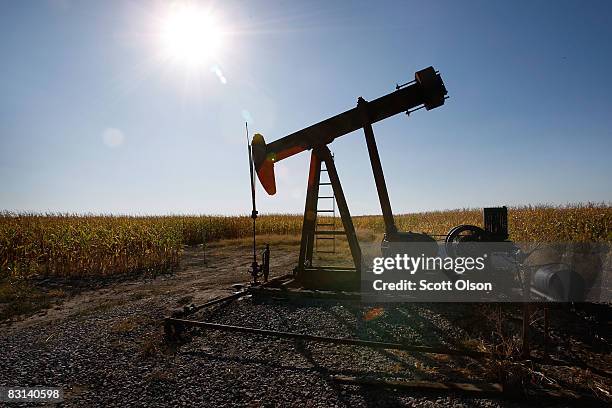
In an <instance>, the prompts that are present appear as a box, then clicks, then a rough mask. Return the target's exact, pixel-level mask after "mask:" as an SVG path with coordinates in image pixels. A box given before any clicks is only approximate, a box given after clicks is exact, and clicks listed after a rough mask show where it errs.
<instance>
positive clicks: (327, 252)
mask: <svg viewBox="0 0 612 408" xmlns="http://www.w3.org/2000/svg"><path fill="white" fill-rule="evenodd" d="M335 253H336V251H317V254H335Z"/></svg>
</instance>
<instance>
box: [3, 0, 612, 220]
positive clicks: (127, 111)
mask: <svg viewBox="0 0 612 408" xmlns="http://www.w3.org/2000/svg"><path fill="white" fill-rule="evenodd" d="M202 5H203V6H202V7H207V10H212V13H213V15H214V16H215V18H216V20H217V21H218V23H219V26H221V27H223V29H224V31H225V32H226V35H225V37H224V41H223V46H222V47H220V49H219V50H218V54H217V55H216V56H215V57H213V58H211V59H210V61H208V62H207V63H206V64H203V65H202V66H201V67H200V68H199V69H193V68H191V69H188V68H187V67H185V66H184V65H183V66H181V64H180V63H177V62H176V61H168V60H164V59H162V58H160V57H159V54H160V44H159V38H158V35H157V34H158V33H157V31H158V28H159V21H160V20H163V18H164V12H165V10H166V9H167V2H154V1H125V2H115V1H104V2H101V1H71V0H54V1H47V2H44V1H39V2H34V1H32V2H17V1H13V2H9V1H6V2H2V3H1V4H0V34H1V35H0V55H1V62H0V176H1V178H2V187H1V190H0V209H6V210H20V211H62V212H79V213H82V212H94V213H130V214H166V213H209V214H211V213H212V214H243V213H248V212H249V211H250V193H249V185H248V165H247V161H246V160H247V156H246V145H245V134H244V117H245V115H246V116H247V117H249V119H250V123H249V126H250V129H251V133H253V132H255V131H257V132H261V133H262V134H264V136H265V137H266V140H268V141H271V140H275V139H277V138H280V137H282V136H285V135H286V134H288V133H292V132H294V131H296V130H299V129H301V128H303V127H305V126H308V125H311V124H313V123H315V122H318V121H320V120H322V119H325V118H327V117H329V116H332V115H335V114H337V113H339V112H342V111H344V110H346V109H349V108H352V107H353V106H355V104H356V100H357V97H358V96H363V97H365V98H366V99H375V98H377V97H379V96H382V95H383V94H385V93H388V92H390V91H392V90H393V89H394V86H395V84H396V83H397V82H400V83H401V82H405V81H408V80H411V79H412V78H413V75H414V72H415V71H417V70H419V69H422V68H424V67H427V66H429V65H433V66H434V67H435V68H436V69H438V70H440V72H441V74H442V77H443V79H444V81H445V83H446V86H447V89H448V91H449V95H450V99H449V100H447V103H446V104H445V105H444V106H442V107H440V108H438V109H435V110H432V111H430V112H426V111H424V110H422V111H419V112H416V113H415V114H413V115H411V117H410V118H408V117H406V116H405V115H397V116H396V117H393V118H390V119H388V120H386V121H383V122H380V123H378V124H376V125H375V127H374V131H375V133H376V136H377V141H378V146H379V149H380V155H381V158H382V161H383V167H384V170H385V176H386V179H387V183H388V188H389V192H390V196H391V204H392V206H393V209H394V212H395V213H404V212H412V211H425V210H430V209H447V208H463V207H481V206H490V205H504V204H506V205H521V204H536V203H551V204H565V203H570V202H584V201H597V202H601V201H608V202H609V201H612V181H611V179H610V174H612V160H610V152H611V151H612V115H611V114H610V112H612V109H611V108H612V92H611V91H612V52H611V51H612V50H611V46H610V38H612V21H611V20H612V17H611V16H612V5H611V4H610V3H609V2H596V1H590V2H578V1H573V2H562V1H554V2H553V1H548V2H544V1H534V2H527V1H515V2H488V1H481V2H480V1H479V2H454V1H449V2H423V1H419V2H409V1H399V2H358V1H350V2H329V1H320V2H318V1H317V2H315V1H309V2H290V1H217V2H212V3H210V2H202ZM215 67H216V68H218V69H217V70H215ZM218 74H221V75H222V76H223V78H225V81H224V82H222V81H221V80H220V76H219V75H218ZM246 112H248V114H247V113H246ZM330 147H331V149H332V151H333V152H334V154H335V157H336V164H337V167H338V171H339V173H340V177H341V179H342V182H343V186H344V188H345V194H346V196H347V198H348V201H349V207H350V209H351V211H352V212H353V213H354V214H373V213H380V209H379V206H378V200H377V197H376V190H375V187H374V181H373V178H372V174H371V169H370V167H369V162H368V156H367V150H366V146H365V141H364V138H363V133H362V132H361V131H360V132H355V133H352V134H350V135H347V136H344V137H342V138H340V139H338V140H336V141H335V142H334V143H333V144H332V145H331V146H330ZM308 157H309V156H308V154H306V153H302V154H301V155H299V156H295V157H292V158H290V159H287V160H286V161H283V162H281V163H279V164H277V166H276V172H277V187H278V193H277V195H275V196H273V197H269V196H267V195H266V194H265V192H263V190H262V189H261V188H258V204H259V207H260V211H263V212H301V211H302V210H303V207H304V196H305V187H306V175H307V168H308Z"/></svg>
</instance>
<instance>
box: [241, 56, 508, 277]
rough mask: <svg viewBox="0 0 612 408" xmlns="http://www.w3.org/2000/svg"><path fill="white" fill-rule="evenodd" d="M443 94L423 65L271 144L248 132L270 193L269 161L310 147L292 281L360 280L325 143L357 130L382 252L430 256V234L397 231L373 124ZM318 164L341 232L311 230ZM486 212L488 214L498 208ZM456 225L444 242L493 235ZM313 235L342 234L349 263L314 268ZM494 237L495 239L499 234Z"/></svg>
mask: <svg viewBox="0 0 612 408" xmlns="http://www.w3.org/2000/svg"><path fill="white" fill-rule="evenodd" d="M446 98H447V90H446V87H445V85H444V82H443V80H442V77H441V76H440V74H439V73H438V72H437V71H436V70H435V69H434V68H433V67H428V68H425V69H423V70H420V71H418V72H416V73H415V75H414V80H412V81H410V82H408V83H405V84H402V85H396V89H395V91H394V92H391V93H389V94H387V95H384V96H382V97H380V98H378V99H374V100H372V101H366V100H365V99H364V98H362V97H359V98H358V100H357V106H356V107H354V108H353V109H350V110H347V111H345V112H343V113H340V114H338V115H336V116H332V117H330V118H328V119H325V120H323V121H321V122H319V123H316V124H314V125H312V126H309V127H307V128H304V129H302V130H299V131H297V132H295V133H292V134H289V135H287V136H285V137H282V138H280V139H278V140H275V141H273V142H271V143H266V141H265V140H264V137H263V136H262V135H261V134H258V133H257V134H255V135H254V136H253V139H252V142H251V147H252V160H253V165H254V167H255V171H256V173H257V177H258V178H259V181H260V183H261V185H262V186H263V188H264V190H265V191H266V192H267V193H268V194H269V195H274V194H275V193H276V182H275V177H274V165H275V164H276V163H278V162H279V161H281V160H284V159H287V158H289V157H291V156H293V155H296V154H298V153H301V152H304V151H307V150H311V154H310V170H309V175H308V187H307V194H306V204H305V209H304V218H303V226H302V238H301V245H300V254H299V260H298V264H297V266H296V268H295V270H294V276H295V279H296V280H298V281H299V282H301V283H302V285H303V286H305V287H324V288H327V287H337V286H340V287H342V286H352V287H355V286H356V285H358V283H359V279H360V273H359V272H360V271H361V248H360V246H359V242H358V240H357V235H356V233H355V227H354V225H353V222H352V219H351V215H350V212H349V208H348V205H347V201H346V197H345V195H344V191H343V189H342V185H341V183H340V178H339V176H338V172H337V169H336V166H335V164H334V159H333V156H332V154H331V152H330V149H329V147H328V145H329V144H330V143H332V142H333V141H334V140H335V139H337V138H339V137H340V136H344V135H346V134H349V133H351V132H353V131H356V130H358V129H360V128H361V129H363V132H364V135H365V140H366V145H367V149H368V154H369V158H370V164H371V166H372V172H373V174H374V181H375V184H376V190H377V193H378V199H379V201H380V207H381V210H382V215H383V219H384V224H385V235H384V239H383V242H382V250H383V253H384V251H385V250H386V249H389V248H390V247H395V248H396V247H397V246H398V245H401V243H410V245H411V246H412V247H413V248H414V247H415V246H416V247H417V248H418V250H419V252H420V253H423V254H426V255H435V254H436V253H437V252H438V248H439V245H438V243H437V242H436V240H435V239H434V238H433V237H432V236H431V235H428V234H426V233H417V232H412V231H398V228H397V226H396V224H395V220H394V217H393V212H392V210H391V203H390V200H389V193H388V191H387V186H386V183H385V177H384V174H383V169H382V164H381V161H380V156H379V154H378V148H377V146H376V139H375V137H374V130H373V129H372V124H374V123H376V122H379V121H382V120H384V119H387V118H389V117H391V116H394V115H397V114H399V113H404V112H406V113H407V114H410V113H411V112H413V111H416V110H419V109H422V108H425V109H426V110H427V111H429V110H432V109H435V108H438V107H440V106H442V105H443V104H444V101H445V100H446ZM321 163H325V167H326V171H327V172H328V176H329V180H330V183H331V186H332V188H333V193H334V196H335V199H336V202H337V205H338V211H339V213H340V216H341V219H342V224H343V227H344V229H343V230H342V231H340V230H325V231H317V228H316V227H317V201H318V200H317V197H318V194H319V183H320V176H321ZM504 209H505V208H504ZM488 210H489V212H490V211H493V210H498V209H488ZM485 211H486V210H485ZM496 214H497V213H496ZM500 215H501V216H502V217H503V214H500ZM485 218H486V217H485ZM489 218H491V216H489ZM502 221H503V220H502ZM460 227H464V228H460V229H459V230H456V231H455V235H456V236H452V237H450V236H449V237H447V241H448V240H449V239H450V240H451V241H452V240H453V239H459V238H458V237H459V233H461V234H463V235H462V238H460V239H466V238H465V233H467V235H468V236H469V237H471V238H468V239H476V240H487V239H488V238H492V237H491V236H490V234H487V231H485V230H482V229H481V228H480V227H475V226H460ZM494 229H495V230H498V229H499V228H498V227H497V226H495V227H494ZM502 229H503V227H502ZM316 234H326V235H341V234H345V235H346V238H347V241H348V244H349V248H350V252H351V257H352V261H353V264H354V267H352V268H338V267H321V266H313V262H312V258H313V247H314V243H315V239H316ZM502 235H503V231H502ZM506 235H507V234H506ZM493 238H499V236H496V237H493ZM503 239H505V238H503Z"/></svg>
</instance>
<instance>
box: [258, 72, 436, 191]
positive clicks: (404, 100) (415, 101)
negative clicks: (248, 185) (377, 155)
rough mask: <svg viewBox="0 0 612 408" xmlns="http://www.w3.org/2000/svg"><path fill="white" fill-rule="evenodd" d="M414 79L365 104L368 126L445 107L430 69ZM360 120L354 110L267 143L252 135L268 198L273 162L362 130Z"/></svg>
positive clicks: (274, 187)
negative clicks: (412, 111) (422, 108)
mask: <svg viewBox="0 0 612 408" xmlns="http://www.w3.org/2000/svg"><path fill="white" fill-rule="evenodd" d="M414 76H415V81H414V83H413V84H412V85H409V86H407V87H405V88H401V89H398V90H396V91H395V92H391V93H389V94H387V95H384V96H381V97H380V98H378V99H374V100H373V101H370V102H368V103H367V112H368V115H367V117H368V119H369V121H370V124H372V123H375V122H378V121H381V120H383V119H387V118H389V117H391V116H394V115H397V114H398V113H402V112H406V111H408V110H410V109H413V108H416V107H418V106H420V105H424V106H425V108H426V109H427V110H430V109H434V108H437V107H438V106H441V105H443V104H444V97H445V95H446V88H445V87H444V82H443V81H442V78H441V77H440V75H439V74H437V73H436V71H435V70H434V68H433V67H428V68H425V69H423V70H421V71H418V72H416V73H415V75H414ZM362 118H363V115H362V113H360V112H359V110H358V109H357V108H353V109H350V110H348V111H346V112H343V113H341V114H339V115H336V116H333V117H331V118H329V119H325V120H324V121H321V122H319V123H316V124H314V125H312V126H309V127H307V128H304V129H302V130H299V131H297V132H295V133H292V134H290V135H288V136H285V137H283V138H281V139H278V140H275V141H274V142H272V143H270V144H266V142H265V140H264V138H263V136H262V135H260V134H255V135H254V136H253V142H252V146H253V161H254V163H255V170H256V171H257V177H258V178H259V181H260V182H261V184H262V186H263V187H264V189H265V190H266V192H267V193H268V194H270V195H274V194H275V193H276V181H275V179H274V163H276V162H278V161H280V160H283V159H285V158H287V157H290V156H293V155H294V154H297V153H300V152H303V151H304V150H310V149H312V148H313V147H315V146H321V145H327V144H329V143H331V142H332V141H333V140H334V139H336V138H338V137H340V136H344V135H346V134H348V133H351V132H353V131H355V130H357V129H360V128H362V127H363V126H364V125H365V124H364V123H363V120H362Z"/></svg>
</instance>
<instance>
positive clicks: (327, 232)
mask: <svg viewBox="0 0 612 408" xmlns="http://www.w3.org/2000/svg"><path fill="white" fill-rule="evenodd" d="M342 234H345V232H344V231H340V230H320V231H315V235H342Z"/></svg>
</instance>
